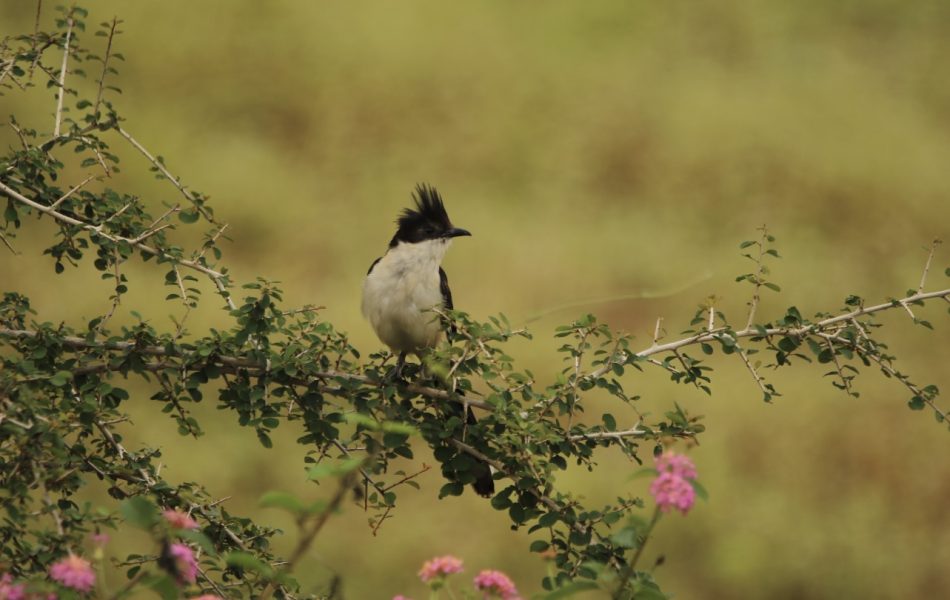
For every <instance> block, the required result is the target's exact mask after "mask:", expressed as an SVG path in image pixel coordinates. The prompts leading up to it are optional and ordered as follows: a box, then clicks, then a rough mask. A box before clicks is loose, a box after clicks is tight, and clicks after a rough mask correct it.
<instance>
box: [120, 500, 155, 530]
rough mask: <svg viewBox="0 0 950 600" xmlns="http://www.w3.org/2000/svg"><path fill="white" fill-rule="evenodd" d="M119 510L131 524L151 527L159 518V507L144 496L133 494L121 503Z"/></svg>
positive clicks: (140, 527) (145, 527)
mask: <svg viewBox="0 0 950 600" xmlns="http://www.w3.org/2000/svg"><path fill="white" fill-rule="evenodd" d="M119 511H120V512H121V513H122V516H123V517H124V518H125V520H126V522H127V523H129V524H130V525H133V526H135V527H138V528H139V529H145V530H148V529H151V528H152V527H153V526H154V525H155V524H156V523H157V522H158V519H159V516H158V508H157V507H156V506H155V505H154V504H153V503H152V502H151V501H150V500H148V499H147V498H145V497H144V496H133V497H132V498H129V499H127V500H125V501H123V502H122V504H120V505H119Z"/></svg>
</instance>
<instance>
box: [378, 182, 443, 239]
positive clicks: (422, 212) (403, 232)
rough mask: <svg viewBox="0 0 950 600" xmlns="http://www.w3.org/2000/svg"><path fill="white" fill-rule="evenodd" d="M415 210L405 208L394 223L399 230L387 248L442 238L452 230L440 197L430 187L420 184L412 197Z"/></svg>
mask: <svg viewBox="0 0 950 600" xmlns="http://www.w3.org/2000/svg"><path fill="white" fill-rule="evenodd" d="M412 198H413V200H415V204H416V206H415V208H414V209H413V208H407V209H406V210H404V211H403V213H402V215H400V216H399V219H398V220H397V221H396V224H397V225H398V226H399V228H398V229H397V230H396V235H395V236H393V239H392V241H391V242H389V247H390V248H392V247H393V246H395V245H396V244H398V243H399V242H409V243H416V242H421V241H423V240H428V239H434V238H439V237H443V236H444V235H445V234H446V233H447V232H449V231H451V230H452V222H451V221H449V215H448V213H447V212H445V205H444V204H442V196H440V195H439V192H438V191H436V189H435V188H434V187H432V186H431V185H428V184H425V183H420V184H418V185H416V190H415V192H414V193H413V195H412Z"/></svg>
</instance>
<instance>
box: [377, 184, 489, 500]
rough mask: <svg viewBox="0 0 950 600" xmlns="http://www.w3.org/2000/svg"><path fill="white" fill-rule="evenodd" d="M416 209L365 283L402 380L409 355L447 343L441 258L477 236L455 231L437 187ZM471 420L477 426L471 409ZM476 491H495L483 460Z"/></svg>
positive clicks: (448, 297) (424, 190) (448, 303)
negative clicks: (453, 246)
mask: <svg viewBox="0 0 950 600" xmlns="http://www.w3.org/2000/svg"><path fill="white" fill-rule="evenodd" d="M412 198H413V201H414V207H412V208H407V209H405V210H403V212H402V213H401V214H400V215H399V218H398V219H397V220H396V225H397V228H396V233H395V235H393V237H392V239H391V240H390V242H389V247H388V248H387V250H386V253H385V254H384V255H383V256H381V257H379V258H377V259H376V260H375V261H373V264H371V265H370V267H369V271H367V273H366V277H365V279H364V280H363V297H362V307H361V308H362V313H363V316H364V317H366V319H367V320H368V321H369V323H370V325H371V326H372V328H373V331H375V332H376V336H377V337H378V338H379V340H380V341H381V342H383V343H384V344H385V345H386V346H388V347H389V349H390V350H392V352H393V354H396V355H398V359H397V362H396V367H395V368H394V369H393V371H392V372H391V374H390V375H391V376H393V377H396V378H398V377H400V376H401V371H402V368H403V366H404V365H405V361H406V357H407V355H408V354H410V353H412V354H416V355H420V356H421V355H422V354H423V353H425V351H426V350H428V349H430V348H433V347H435V346H436V345H438V343H439V342H440V341H441V340H442V339H443V337H444V334H445V331H444V326H443V323H442V320H441V319H440V318H439V314H438V313H436V312H435V311H434V310H433V309H449V310H452V309H454V307H455V305H454V303H453V302H452V290H451V288H449V280H448V277H447V276H446V274H445V270H444V269H443V268H442V259H443V258H444V257H445V253H446V251H448V249H449V246H451V244H452V241H453V240H454V239H455V238H458V237H464V236H471V235H472V234H471V233H470V232H469V231H468V230H466V229H462V228H459V227H455V226H454V225H453V224H452V221H451V220H450V219H449V215H448V213H447V212H446V210H445V204H444V203H443V201H442V196H441V195H440V194H439V192H438V191H437V190H436V189H435V187H433V186H431V185H429V184H426V183H420V184H417V185H416V188H415V191H414V193H413V195H412ZM466 419H467V421H468V423H469V424H470V425H472V424H474V423H475V422H476V419H475V415H474V414H473V413H472V409H471V407H468V414H467V416H466ZM473 475H475V481H474V483H473V486H474V487H475V491H476V492H478V493H479V494H480V495H482V496H490V495H492V494H493V493H494V481H493V480H492V477H491V470H490V468H489V466H488V465H487V464H485V463H481V462H479V463H478V464H477V465H476V469H474V471H473Z"/></svg>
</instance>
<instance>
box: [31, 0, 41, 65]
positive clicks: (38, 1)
mask: <svg viewBox="0 0 950 600" xmlns="http://www.w3.org/2000/svg"><path fill="white" fill-rule="evenodd" d="M42 11H43V0H36V19H35V20H34V21H33V41H32V44H31V50H32V51H33V62H31V63H30V79H33V70H34V69H35V68H36V62H37V61H38V60H40V53H39V52H37V50H36V40H37V39H39V35H40V13H42Z"/></svg>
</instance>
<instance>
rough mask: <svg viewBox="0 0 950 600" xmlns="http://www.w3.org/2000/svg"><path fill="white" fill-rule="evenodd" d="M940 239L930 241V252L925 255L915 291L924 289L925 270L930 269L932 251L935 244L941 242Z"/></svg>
mask: <svg viewBox="0 0 950 600" xmlns="http://www.w3.org/2000/svg"><path fill="white" fill-rule="evenodd" d="M941 243H942V242H941V240H934V241H933V242H931V243H930V254H928V255H927V263H926V264H924V272H923V274H922V275H921V276H920V285H918V286H917V293H918V294H919V293H920V292H922V291H924V284H925V283H926V282H927V271H929V270H930V262H931V261H932V260H933V258H934V251H935V250H936V249H937V246H939V245H940V244H941Z"/></svg>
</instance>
